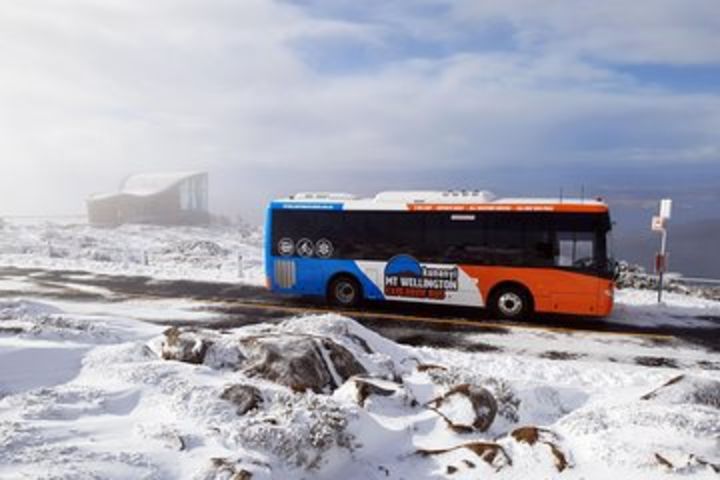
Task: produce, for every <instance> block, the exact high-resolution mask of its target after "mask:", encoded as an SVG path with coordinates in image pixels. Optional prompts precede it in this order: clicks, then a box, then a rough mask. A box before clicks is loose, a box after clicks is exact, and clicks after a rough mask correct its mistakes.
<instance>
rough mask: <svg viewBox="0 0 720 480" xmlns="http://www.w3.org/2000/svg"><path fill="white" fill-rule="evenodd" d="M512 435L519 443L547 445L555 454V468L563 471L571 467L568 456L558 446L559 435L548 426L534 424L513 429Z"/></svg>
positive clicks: (553, 454)
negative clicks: (540, 426)
mask: <svg viewBox="0 0 720 480" xmlns="http://www.w3.org/2000/svg"><path fill="white" fill-rule="evenodd" d="M510 436H511V437H512V438H513V439H514V440H515V441H516V442H518V443H524V444H526V445H529V446H531V447H534V446H536V445H538V444H542V445H545V446H547V447H548V448H549V449H550V453H551V454H552V456H553V461H554V463H555V468H557V470H558V472H562V471H564V470H565V469H567V468H568V467H570V462H569V461H568V457H567V455H566V454H565V453H563V451H562V450H561V449H560V447H559V446H558V436H557V435H556V434H555V433H553V432H552V431H550V430H548V429H546V428H539V427H533V426H527V427H520V428H516V429H515V430H513V431H512V433H511V434H510Z"/></svg>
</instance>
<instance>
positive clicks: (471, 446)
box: [417, 442, 512, 474]
mask: <svg viewBox="0 0 720 480" xmlns="http://www.w3.org/2000/svg"><path fill="white" fill-rule="evenodd" d="M417 453H418V454H420V455H423V456H444V457H448V458H447V460H450V462H448V463H449V464H448V465H447V467H446V472H447V473H448V474H453V473H455V472H457V471H458V470H459V468H458V467H457V466H455V465H454V463H456V462H459V461H462V463H463V464H464V465H465V466H467V467H469V468H475V464H474V463H473V461H472V460H471V459H470V458H472V459H473V460H477V459H480V460H482V461H483V462H485V463H487V464H488V465H490V466H491V467H493V469H494V470H495V471H500V470H502V469H503V468H505V467H507V466H510V465H512V459H511V458H510V456H509V455H508V454H507V452H506V451H505V449H504V448H503V447H502V446H501V445H498V444H497V443H492V442H469V443H465V444H462V445H457V446H454V447H450V448H439V449H420V450H418V451H417ZM465 453H473V454H474V455H472V457H470V458H468V457H469V456H467V455H464V454H465ZM458 454H459V455H458Z"/></svg>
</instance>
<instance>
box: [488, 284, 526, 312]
mask: <svg viewBox="0 0 720 480" xmlns="http://www.w3.org/2000/svg"><path fill="white" fill-rule="evenodd" d="M488 307H489V310H490V312H491V313H492V314H493V315H494V316H495V317H497V318H501V319H504V320H524V319H526V318H528V317H529V316H530V314H531V313H532V312H533V300H532V296H531V295H530V292H528V291H527V289H526V288H524V287H522V286H520V285H517V284H507V285H499V286H497V287H495V288H494V289H493V291H492V294H491V295H490V301H489V302H488Z"/></svg>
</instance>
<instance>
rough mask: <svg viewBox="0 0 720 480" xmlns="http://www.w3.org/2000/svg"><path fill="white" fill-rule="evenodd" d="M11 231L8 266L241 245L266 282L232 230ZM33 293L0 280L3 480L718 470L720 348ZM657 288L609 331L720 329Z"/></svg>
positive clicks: (196, 264)
mask: <svg viewBox="0 0 720 480" xmlns="http://www.w3.org/2000/svg"><path fill="white" fill-rule="evenodd" d="M8 232H9V233H8ZM0 233H2V235H0V264H4V265H15V266H25V267H27V266H35V267H41V268H57V269H66V270H67V269H71V270H88V271H92V272H97V273H113V274H132V275H136V274H143V275H150V276H156V277H159V278H188V277H191V278H201V279H207V280H213V281H217V280H221V281H222V280H224V281H232V282H235V281H237V277H238V272H237V270H238V267H239V266H238V264H237V263H235V265H234V266H233V265H232V264H231V263H227V262H232V261H233V259H235V261H236V262H237V252H238V251H240V252H242V255H243V263H244V265H243V268H244V270H245V271H244V272H243V273H244V275H243V276H244V277H245V280H246V281H249V282H253V283H258V282H259V281H260V279H261V278H262V271H261V264H260V259H261V254H260V244H261V237H260V235H259V234H246V235H240V234H239V233H238V232H237V231H233V230H231V229H224V230H223V229H217V230H213V231H208V230H203V229H189V228H188V229H162V228H156V227H123V228H121V229H119V230H96V229H91V228H89V227H86V226H83V225H75V226H62V225H50V226H48V225H38V224H29V225H15V224H12V225H7V224H6V225H5V226H4V228H3V230H2V232H0ZM48 239H50V247H48ZM198 242H199V243H198ZM205 242H207V243H205ZM216 247H218V248H216ZM135 251H144V252H145V253H144V254H142V255H140V256H133V255H134V254H132V252H135ZM51 252H56V253H52V254H51ZM94 252H95V253H94ZM97 252H104V253H103V254H102V255H101V254H98V253H97ZM128 252H130V253H128ZM145 255H147V256H148V257H149V262H147V263H148V264H147V265H146V262H145V261H144V259H143V257H144V256H145ZM108 258H109V260H108ZM133 258H140V259H141V260H142V261H135V260H132V259H133ZM78 275H82V273H78ZM28 285H29V284H28V283H25V282H18V281H17V280H13V279H7V278H6V279H0V291H2V290H3V289H4V290H6V291H12V292H14V293H13V296H12V298H0V478H3V479H5V478H8V479H25V478H33V479H35V478H38V479H50V478H53V479H55V478H60V479H83V478H103V479H105V478H108V479H115V478H117V479H127V478H132V479H138V478H157V479H171V478H183V479H184V478H187V479H231V478H232V479H248V478H253V479H263V478H268V479H270V478H272V479H300V478H319V479H335V478H340V477H342V478H344V479H346V480H355V479H357V480H360V479H386V478H390V479H401V478H405V479H434V478H472V479H474V478H500V479H527V478H570V479H581V478H582V479H606V478H618V479H621V478H622V479H625V478H628V479H630V478H631V479H655V478H678V479H679V478H718V475H719V474H720V353H719V352H718V351H714V350H708V349H706V348H703V347H701V346H698V345H696V344H693V343H688V342H685V341H682V340H672V339H671V340H667V339H663V338H657V339H655V338H652V337H644V336H632V335H625V334H612V333H601V332H589V331H585V332H583V331H577V332H568V331H563V330H552V329H550V330H547V331H544V330H539V329H529V328H520V327H508V328H507V329H503V330H502V331H494V330H492V329H488V330H487V331H483V330H474V331H471V332H468V333H467V334H466V335H464V336H463V338H464V340H465V343H466V344H472V345H474V347H475V348H471V349H468V348H466V349H460V348H454V347H453V346H452V345H449V346H448V347H447V348H437V347H434V348H433V347H429V346H422V345H418V346H410V345H401V344H398V343H395V342H393V341H391V340H389V339H387V338H384V337H382V336H380V335H378V334H377V333H376V332H373V331H371V330H369V329H368V328H366V327H364V326H362V325H361V324H360V323H357V322H356V321H355V320H352V319H349V318H345V317H342V316H339V315H335V314H327V315H307V316H299V317H293V318H288V319H286V320H285V321H283V322H281V323H279V324H272V325H271V324H258V325H252V326H247V327H242V328H237V329H232V330H209V329H205V328H200V327H197V328H192V327H182V328H172V329H170V330H168V329H167V326H160V325H158V324H157V323H156V322H157V321H158V320H159V319H163V318H165V319H183V324H187V323H192V322H193V321H196V322H197V324H198V325H206V320H207V315H208V313H207V312H206V311H204V310H203V309H201V308H198V307H200V306H201V305H200V304H199V303H198V302H196V301H191V300H185V301H175V300H168V299H143V300H138V299H124V298H115V297H113V295H112V292H107V291H103V290H102V289H94V288H93V287H85V288H86V289H88V291H87V292H86V293H89V294H92V295H88V296H87V297H82V298H81V297H79V298H77V299H53V298H48V297H43V298H42V299H40V298H39V297H38V295H37V292H35V291H34V290H33V288H34V287H29V286H28ZM653 299H654V297H653V292H648V291H640V290H624V291H621V292H619V293H618V305H617V308H616V310H615V312H614V313H613V316H612V317H611V318H610V320H609V321H610V322H614V323H629V324H632V322H641V323H642V324H643V325H668V324H669V325H676V326H679V327H682V328H689V329H698V331H703V330H702V329H703V328H704V327H708V326H710V325H714V326H715V327H717V322H715V323H714V324H713V320H712V318H713V317H718V316H720V303H718V302H711V301H708V300H700V299H695V298H692V297H687V296H683V295H668V296H666V303H665V305H661V306H657V305H655V304H654V303H653ZM698 317H701V318H698ZM170 323H171V322H170ZM715 331H717V330H715Z"/></svg>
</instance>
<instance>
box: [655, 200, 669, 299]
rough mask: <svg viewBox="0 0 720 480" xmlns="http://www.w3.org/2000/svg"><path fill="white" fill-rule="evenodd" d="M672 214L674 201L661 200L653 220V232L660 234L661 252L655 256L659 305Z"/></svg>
mask: <svg viewBox="0 0 720 480" xmlns="http://www.w3.org/2000/svg"><path fill="white" fill-rule="evenodd" d="M671 212H672V200H671V199H669V198H665V199H662V200H660V213H659V214H658V215H656V216H654V217H653V219H652V230H653V231H654V232H660V252H659V253H657V254H656V255H655V273H657V274H658V297H657V298H658V303H661V302H662V290H663V275H664V274H665V272H666V271H667V237H668V229H667V226H668V221H669V220H670V216H671Z"/></svg>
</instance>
